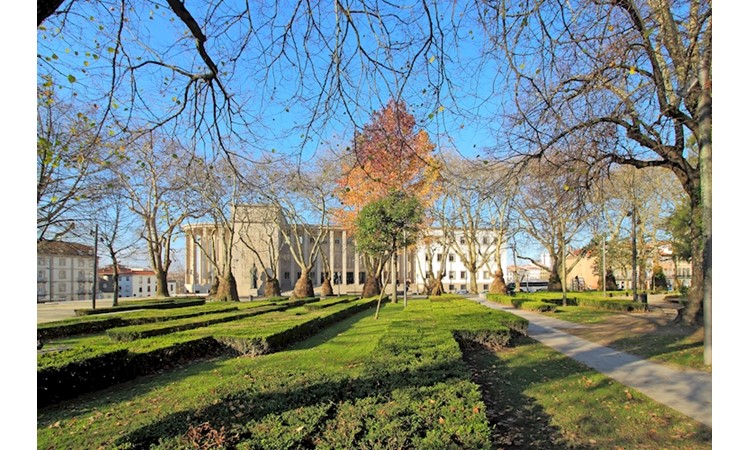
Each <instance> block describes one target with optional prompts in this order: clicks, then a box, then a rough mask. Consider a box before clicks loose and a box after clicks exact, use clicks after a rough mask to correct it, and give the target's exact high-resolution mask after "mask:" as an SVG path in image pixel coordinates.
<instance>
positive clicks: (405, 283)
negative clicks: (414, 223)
mask: <svg viewBox="0 0 750 450" xmlns="http://www.w3.org/2000/svg"><path fill="white" fill-rule="evenodd" d="M406 259H407V255H406V227H404V278H403V280H404V308H406V289H407V288H408V287H409V284H408V283H407V281H406Z"/></svg>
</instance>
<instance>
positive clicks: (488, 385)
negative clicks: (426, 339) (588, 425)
mask: <svg viewBox="0 0 750 450" xmlns="http://www.w3.org/2000/svg"><path fill="white" fill-rule="evenodd" d="M523 341H524V338H518V339H516V342H518V343H519V345H523ZM461 350H462V353H463V359H464V362H465V363H466V364H467V365H468V366H469V369H470V370H471V374H472V381H474V382H475V383H476V384H478V385H479V386H480V390H481V392H482V400H483V401H484V404H485V405H486V406H487V417H488V419H489V422H490V427H491V430H492V442H493V444H494V445H495V448H498V449H530V450H587V449H595V448H597V447H590V446H585V445H572V444H570V443H567V442H565V440H564V439H563V436H562V431H561V430H560V429H559V427H557V426H555V425H553V424H552V418H551V417H550V416H549V415H548V414H547V413H546V412H545V411H544V408H543V407H542V406H541V405H539V404H538V403H537V402H536V401H535V400H534V399H533V398H531V397H528V396H527V395H525V394H524V392H523V391H524V389H526V387H527V386H528V384H529V383H531V382H533V381H535V380H533V379H528V380H523V382H519V381H518V380H514V379H513V378H512V377H509V376H508V373H509V369H508V367H507V366H506V364H505V363H504V362H503V361H502V360H501V359H500V358H499V357H498V356H497V355H496V354H495V352H493V351H492V350H490V349H488V348H486V347H484V346H480V345H472V344H468V343H463V344H462V345H461ZM540 372H542V371H541V370H534V372H533V373H540ZM561 376H563V375H562V374H561Z"/></svg>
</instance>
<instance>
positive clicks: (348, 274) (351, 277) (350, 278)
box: [346, 272, 354, 284]
mask: <svg viewBox="0 0 750 450" xmlns="http://www.w3.org/2000/svg"><path fill="white" fill-rule="evenodd" d="M346 284H354V272H346Z"/></svg>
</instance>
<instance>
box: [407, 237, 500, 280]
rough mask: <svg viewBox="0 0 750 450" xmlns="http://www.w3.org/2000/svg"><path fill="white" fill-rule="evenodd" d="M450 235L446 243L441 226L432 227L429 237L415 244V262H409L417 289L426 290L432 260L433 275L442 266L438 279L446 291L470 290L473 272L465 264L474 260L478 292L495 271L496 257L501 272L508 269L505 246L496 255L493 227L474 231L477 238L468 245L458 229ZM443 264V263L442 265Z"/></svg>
mask: <svg viewBox="0 0 750 450" xmlns="http://www.w3.org/2000/svg"><path fill="white" fill-rule="evenodd" d="M453 234H454V236H453V238H452V239H450V240H449V242H447V243H446V242H445V238H444V237H443V232H442V231H441V230H440V229H433V230H431V232H430V233H429V234H428V239H425V240H424V241H423V242H420V243H419V244H418V245H417V252H416V257H415V261H414V262H413V263H412V264H416V275H417V276H416V283H417V284H416V286H415V288H416V289H417V291H418V292H423V291H424V290H425V284H426V281H427V278H428V273H427V272H428V271H429V267H430V264H429V262H431V263H432V271H433V273H434V274H438V273H439V271H440V269H441V268H442V267H444V268H445V270H444V273H443V277H442V279H441V282H442V283H443V290H444V291H446V292H459V291H471V290H472V289H471V278H472V273H471V271H470V270H469V268H468V267H467V266H469V265H470V264H467V263H469V262H471V261H474V263H475V264H476V266H477V270H476V273H475V274H474V276H475V277H476V288H477V292H484V291H487V290H489V288H490V284H492V279H493V276H494V273H495V272H496V271H497V262H496V261H497V259H499V260H500V266H501V267H502V268H503V271H506V270H507V269H506V268H507V262H506V255H507V249H506V248H505V247H502V246H501V247H500V248H499V251H500V255H499V258H498V257H497V255H496V252H497V251H498V246H497V245H496V243H497V239H496V238H495V233H494V232H493V231H492V230H477V232H476V233H475V234H476V238H475V239H474V242H472V243H471V244H470V243H469V242H468V239H470V237H469V236H465V235H464V234H463V233H461V232H459V231H457V230H456V231H454V233H453ZM471 248H473V249H474V251H473V252H471V251H470V249H471ZM443 263H445V265H444V266H443Z"/></svg>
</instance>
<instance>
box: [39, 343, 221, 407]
mask: <svg viewBox="0 0 750 450" xmlns="http://www.w3.org/2000/svg"><path fill="white" fill-rule="evenodd" d="M224 350H225V349H224V347H223V346H222V345H221V344H219V343H218V342H216V341H215V340H213V339H211V338H197V339H193V340H192V341H185V342H179V343H171V344H170V345H168V346H165V347H160V348H156V349H154V350H152V351H149V352H145V353H133V352H130V351H129V350H127V349H125V348H121V349H117V350H113V351H109V352H104V353H97V354H94V355H91V356H88V357H81V356H82V355H79V358H77V359H76V360H75V361H71V362H69V363H67V364H65V365H62V366H57V367H54V366H53V367H46V368H44V369H41V370H37V377H36V379H37V383H36V386H37V407H43V406H47V405H49V404H52V403H56V402H59V401H62V400H67V399H71V398H75V397H77V396H79V395H81V394H85V393H88V392H94V391H98V390H100V389H105V388H108V387H110V386H113V385H115V384H118V383H122V382H125V381H129V380H132V379H134V378H136V377H139V376H144V375H151V374H154V373H157V372H159V371H161V370H165V369H168V368H170V367H174V366H177V365H179V364H181V363H184V362H185V361H192V360H195V359H199V358H205V357H208V356H216V355H219V354H221V353H223V352H224Z"/></svg>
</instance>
